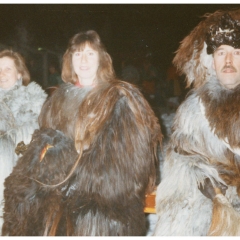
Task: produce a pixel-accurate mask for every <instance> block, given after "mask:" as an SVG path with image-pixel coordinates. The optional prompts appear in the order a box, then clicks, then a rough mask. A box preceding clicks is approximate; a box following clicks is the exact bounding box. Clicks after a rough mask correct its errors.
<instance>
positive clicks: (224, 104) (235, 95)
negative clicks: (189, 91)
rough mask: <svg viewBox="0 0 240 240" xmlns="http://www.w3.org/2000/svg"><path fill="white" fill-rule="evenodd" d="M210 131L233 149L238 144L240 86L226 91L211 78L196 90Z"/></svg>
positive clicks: (239, 133) (239, 135)
mask: <svg viewBox="0 0 240 240" xmlns="http://www.w3.org/2000/svg"><path fill="white" fill-rule="evenodd" d="M197 94H198V95H199V97H200V99H201V101H202V104H203V106H204V108H205V116H206V118H207V120H208V123H209V126H210V128H211V130H212V131H213V132H214V134H216V135H217V136H218V138H220V139H222V140H224V141H226V142H227V144H229V145H230V146H231V147H233V148H239V142H240V117H239V114H240V104H239V102H240V85H238V86H237V87H235V88H234V89H226V88H224V87H223V86H221V85H220V83H219V81H218V80H217V79H216V78H211V79H210V81H208V82H207V83H206V84H204V85H203V86H202V87H201V88H199V89H198V90H197Z"/></svg>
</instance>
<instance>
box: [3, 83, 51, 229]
mask: <svg viewBox="0 0 240 240" xmlns="http://www.w3.org/2000/svg"><path fill="white" fill-rule="evenodd" d="M46 97H47V95H46V93H45V92H44V91H43V89H42V88H41V87H40V86H39V85H37V84H36V83H34V82H31V83H30V84H29V85H28V86H22V85H21V84H17V85H15V86H14V87H13V88H12V89H11V90H8V91H5V90H3V89H1V90H0V201H1V207H0V232H1V229H2V222H3V220H2V215H3V191H4V179H5V178H6V177H7V176H8V175H9V174H10V173H11V171H12V169H13V166H14V165H15V164H16V161H17V158H18V157H17V154H16V153H15V148H16V146H17V144H18V143H19V142H21V141H24V142H25V144H28V143H29V142H30V140H31V138H32V133H33V132H34V130H35V129H37V128H38V116H39V113H40V111H41V107H42V105H43V103H44V101H45V100H46Z"/></svg>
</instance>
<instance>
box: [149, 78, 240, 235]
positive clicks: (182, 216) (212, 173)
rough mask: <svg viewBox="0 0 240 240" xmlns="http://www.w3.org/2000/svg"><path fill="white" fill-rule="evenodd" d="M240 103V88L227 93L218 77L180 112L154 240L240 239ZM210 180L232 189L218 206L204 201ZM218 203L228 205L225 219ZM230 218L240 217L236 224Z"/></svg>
mask: <svg viewBox="0 0 240 240" xmlns="http://www.w3.org/2000/svg"><path fill="white" fill-rule="evenodd" d="M239 102H240V85H238V86H237V87H236V88H234V89H226V88H224V87H222V86H221V85H220V84H219V82H218V80H217V79H216V78H214V77H212V78H211V79H210V80H209V81H207V82H205V83H204V84H203V85H202V86H201V87H199V88H198V89H195V90H192V92H191V94H190V95H189V96H188V98H187V99H186V100H185V101H184V102H183V103H182V104H181V106H180V107H179V109H178V111H177V113H176V116H175V119H174V124H173V133H172V136H171V139H170V142H169V144H168V146H167V153H166V158H165V162H164V166H163V177H162V181H161V183H160V184H159V186H158V188H157V196H156V211H157V215H158V221H157V224H156V229H155V233H154V235H171V236H184V235H186V236H187V235H188V236H205V235H218V234H220V235H228V234H229V232H230V234H233V235H234V234H236V235H238V234H239V219H240V218H239V212H240V198H239V193H240V191H239V187H240V185H239V184H240V181H239V177H240V175H239V169H240V168H239V167H240V144H239V143H240V118H239V113H240V104H239ZM207 178H208V179H210V181H211V183H212V184H213V186H217V183H221V184H224V185H226V186H227V187H228V189H227V191H226V194H225V196H224V195H222V194H220V195H218V194H217V195H216V196H217V197H216V198H215V199H214V201H212V200H211V199H209V198H207V197H206V196H205V195H203V194H202V192H201V191H200V190H199V186H201V185H204V180H205V179H207ZM216 201H217V204H218V205H219V204H220V205H221V204H225V207H224V209H225V210H226V211H225V213H224V214H223V215H222V216H221V215H220V213H217V212H216V211H217V207H218V205H217V204H215V203H216ZM214 202H215V203H214ZM214 204H215V207H214V208H213V205H214ZM222 206H223V205H222ZM213 209H214V211H215V212H214V214H213ZM221 211H222V210H221ZM232 213H233V214H232ZM215 214H217V215H215ZM228 214H229V215H232V216H233V215H236V219H235V222H234V221H233V222H231V218H230V217H229V216H228ZM213 216H214V217H213ZM211 225H213V226H212V228H211V231H209V230H210V226H211ZM214 225H215V226H214ZM217 225H218V231H219V232H216V229H214V228H215V227H216V226H217ZM219 226H221V227H219ZM231 227H233V228H236V227H237V228H238V230H237V231H235V230H236V229H234V230H233V229H231ZM232 230H233V231H232ZM214 231H215V232H214ZM231 231H232V232H231Z"/></svg>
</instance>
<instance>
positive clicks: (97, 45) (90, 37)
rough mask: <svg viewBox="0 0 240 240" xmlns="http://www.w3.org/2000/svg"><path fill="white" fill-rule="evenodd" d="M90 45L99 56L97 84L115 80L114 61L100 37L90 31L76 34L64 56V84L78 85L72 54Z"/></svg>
mask: <svg viewBox="0 0 240 240" xmlns="http://www.w3.org/2000/svg"><path fill="white" fill-rule="evenodd" d="M86 44H88V45H89V46H90V47H92V48H93V49H94V50H95V51H97V52H98V54H99V67H98V71H97V82H98V83H100V82H110V81H112V80H113V79H114V78H115V73H114V69H113V66H112V59H111V57H110V55H109V54H108V53H107V51H106V49H105V47H104V45H103V43H102V42H101V39H100V37H99V35H98V34H97V33H96V32H95V31H93V30H89V31H86V32H80V33H77V34H75V35H74V36H73V37H72V38H71V39H70V41H69V44H68V48H67V50H66V52H65V53H64V55H63V66H62V79H63V81H64V82H70V83H76V82H77V81H78V77H77V75H76V73H75V72H74V70H73V65H72V54H73V53H74V52H76V51H78V50H79V49H82V48H84V47H85V45H86Z"/></svg>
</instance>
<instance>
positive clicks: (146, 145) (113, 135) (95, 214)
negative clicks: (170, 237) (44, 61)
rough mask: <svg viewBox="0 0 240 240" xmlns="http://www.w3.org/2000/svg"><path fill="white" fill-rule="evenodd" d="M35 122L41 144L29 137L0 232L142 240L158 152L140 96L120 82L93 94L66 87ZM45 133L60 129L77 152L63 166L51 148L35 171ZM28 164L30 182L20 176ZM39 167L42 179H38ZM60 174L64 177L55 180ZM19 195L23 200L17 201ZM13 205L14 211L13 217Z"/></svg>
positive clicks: (156, 132)
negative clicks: (139, 239)
mask: <svg viewBox="0 0 240 240" xmlns="http://www.w3.org/2000/svg"><path fill="white" fill-rule="evenodd" d="M39 124H40V126H41V131H40V132H39V134H40V137H39V138H37V139H39V141H40V142H38V141H35V140H34V139H35V138H33V141H32V143H31V144H30V146H29V148H28V150H27V152H26V153H25V154H24V155H23V157H22V158H21V160H19V163H18V165H17V166H16V167H15V168H14V171H13V173H12V175H11V176H10V177H9V178H8V179H7V180H6V182H5V185H6V188H7V189H8V191H6V195H5V200H6V202H7V201H9V200H8V199H10V198H11V199H14V201H15V202H14V203H12V206H11V207H10V204H9V207H8V208H6V209H5V214H4V220H5V223H4V228H3V234H4V235H25V236H30V235H38V236H41V235H60V236H61V235H68V236H123V235H125V236H131V235H145V233H146V228H145V215H144V212H143V208H144V200H145V194H146V193H147V192H150V191H152V189H153V187H154V185H155V177H156V176H155V175H156V167H157V162H158V160H157V156H156V151H157V147H158V145H159V143H160V142H161V138H162V135H161V130H160V125H159V123H158V120H157V118H156V117H155V115H154V113H153V111H152V109H151V108H150V107H149V105H148V103H147V101H146V100H145V99H144V98H143V97H142V95H141V93H140V92H139V90H138V89H137V88H135V87H134V86H133V85H131V84H128V83H125V82H121V81H116V82H113V83H111V84H109V83H106V84H103V85H99V86H96V87H94V88H78V87H75V86H73V85H71V84H64V85H62V86H61V87H60V88H59V89H57V90H56V91H55V92H54V93H53V95H52V96H51V97H50V98H49V99H48V101H47V102H46V103H45V104H44V106H43V109H42V112H41V114H40V117H39ZM46 128H51V129H52V130H51V131H57V132H55V133H54V135H53V136H55V134H57V135H58V134H60V133H59V131H61V132H62V133H63V134H64V135H63V136H62V137H63V138H65V139H70V140H71V141H72V145H71V148H70V149H72V146H74V147H75V148H76V151H77V152H74V151H73V150H72V151H73V154H70V155H63V156H62V157H63V158H64V160H62V158H61V156H59V154H58V153H53V152H52V151H53V150H54V149H55V147H54V148H49V150H48V151H47V152H46V156H45V158H46V159H43V160H42V162H39V160H36V162H37V165H36V167H35V166H32V164H30V162H32V161H33V160H31V159H33V156H36V155H37V156H39V152H40V149H39V146H43V145H44V146H45V144H42V142H44V139H43V137H44V136H43V133H44V131H45V130H44V129H46ZM46 131H50V130H46ZM51 138H52V137H51V136H50V139H51ZM70 140H69V141H70ZM49 144H50V145H52V144H51V143H49ZM53 145H54V144H53ZM59 151H60V152H62V153H63V154H64V153H65V150H60V149H59ZM76 153H77V155H76ZM28 158H29V160H28ZM25 161H26V162H27V161H29V163H25ZM65 162H66V163H65ZM26 165H30V166H31V169H32V170H31V171H29V172H28V175H27V176H28V177H26V176H25V175H26V174H27V173H26V172H24V174H22V175H21V174H20V173H21V171H22V168H24V167H23V166H26ZM66 165H67V166H66ZM38 166H39V167H38ZM38 168H39V169H41V171H43V172H45V176H43V177H41V175H40V173H38ZM42 168H43V169H42ZM59 169H62V170H61V171H62V172H63V173H64V174H62V175H61V177H60V175H59V173H58V171H59ZM51 171H52V172H51ZM15 173H16V174H15ZM17 173H18V174H17ZM20 175H21V176H20ZM19 176H20V177H21V178H22V180H21V181H18V182H20V183H21V184H18V189H16V190H14V184H11V181H16V179H17V178H18V177H19ZM47 176H51V178H50V179H48V177H47ZM58 176H59V177H58ZM34 179H36V180H38V181H39V182H36V181H35V180H34ZM40 182H41V183H42V184H48V185H49V186H45V185H42V184H41V183H40ZM58 183H60V184H58ZM21 189H24V194H22V195H23V198H24V201H22V200H21V199H20V197H19V196H20V195H21V194H20V193H18V191H20V192H21ZM32 190H33V191H32ZM31 191H32V192H31ZM30 192H31V193H30ZM57 193H58V194H57ZM22 195H21V196H22ZM42 195H43V196H44V197H43V196H42ZM36 196H40V197H38V198H36ZM13 206H19V207H14V209H15V210H16V211H13V210H12V209H13ZM23 209H29V210H28V211H23ZM28 212H29V213H30V214H28ZM16 215H17V216H18V217H17V218H16V217H15V216H16ZM8 219H11V221H10V220H8ZM12 226H13V227H12ZM15 226H18V228H16V227H15ZM15 229H18V230H15Z"/></svg>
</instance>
